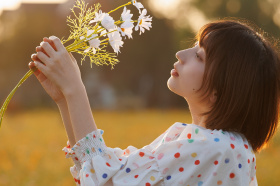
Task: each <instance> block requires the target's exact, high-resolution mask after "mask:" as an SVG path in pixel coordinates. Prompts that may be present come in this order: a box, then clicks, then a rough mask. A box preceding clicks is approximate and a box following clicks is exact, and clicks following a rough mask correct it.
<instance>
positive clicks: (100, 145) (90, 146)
mask: <svg viewBox="0 0 280 186" xmlns="http://www.w3.org/2000/svg"><path fill="white" fill-rule="evenodd" d="M102 134H103V130H100V129H98V130H95V131H92V132H91V133H89V134H87V135H86V136H85V137H84V138H82V139H80V140H79V141H78V142H77V143H76V144H75V145H74V146H73V148H71V147H70V144H69V141H67V146H66V147H64V148H63V149H62V150H63V151H64V153H65V156H66V158H70V157H71V158H72V159H73V161H74V162H75V165H77V168H81V164H82V163H83V162H85V161H87V160H90V159H91V158H92V157H94V156H96V155H101V156H103V155H104V153H105V150H106V148H107V147H106V145H105V143H104V140H103V138H102Z"/></svg>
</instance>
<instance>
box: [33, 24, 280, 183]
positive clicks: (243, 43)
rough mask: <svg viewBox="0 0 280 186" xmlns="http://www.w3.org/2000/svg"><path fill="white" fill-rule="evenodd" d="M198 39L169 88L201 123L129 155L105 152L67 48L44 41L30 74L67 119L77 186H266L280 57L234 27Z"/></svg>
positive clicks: (206, 29) (206, 31) (208, 29)
mask: <svg viewBox="0 0 280 186" xmlns="http://www.w3.org/2000/svg"><path fill="white" fill-rule="evenodd" d="M196 39H197V42H196V44H195V46H194V47H192V48H189V49H186V50H181V51H179V52H177V54H176V57H177V59H178V61H177V62H176V63H175V64H174V69H172V71H171V77H170V78H169V80H168V82H167V85H168V88H169V89H170V90H171V91H173V92H174V93H176V94H178V95H179V96H182V97H183V98H185V100H186V101H187V102H188V105H189V108H190V112H191V115H192V123H191V124H185V123H180V122H176V123H175V124H173V125H172V126H170V128H169V129H168V130H167V131H165V132H164V133H163V134H162V135H161V136H159V137H158V138H157V139H156V140H155V141H153V142H152V143H151V144H149V145H147V146H145V147H143V148H141V149H136V148H135V147H133V146H129V147H128V148H127V149H125V150H121V149H119V148H109V147H106V145H105V142H104V141H103V138H102V134H103V131H101V130H100V129H98V128H97V126H96V125H95V122H94V119H93V116H92V113H91V108H90V105H89V102H88V97H87V95H86V90H85V87H84V85H83V83H82V80H81V76H80V71H79V68H78V65H77V63H76V61H75V59H74V58H73V57H72V56H71V54H70V55H69V54H68V53H67V51H66V49H65V48H64V46H63V45H62V44H61V42H60V40H59V39H58V38H56V37H50V38H49V39H48V38H44V41H43V42H42V43H41V46H39V47H37V49H36V50H37V54H34V55H33V56H32V59H33V61H34V62H31V63H30V64H29V66H30V68H32V67H34V65H35V66H36V67H37V68H38V69H39V71H36V72H35V73H36V74H35V75H36V77H37V78H38V80H39V81H40V83H41V84H42V86H43V87H44V88H45V90H46V91H47V92H48V94H49V95H50V96H51V97H52V99H53V100H54V101H55V102H56V103H57V105H58V107H59V109H60V112H61V116H62V118H63V122H64V125H65V128H66V131H67V135H68V138H69V143H68V145H67V147H65V148H64V149H63V150H64V151H65V153H66V157H67V158H68V157H71V158H72V159H73V161H74V163H75V165H74V166H73V167H71V169H70V171H71V173H72V175H73V177H74V179H75V181H76V183H77V184H78V185H79V184H81V185H122V186H123V185H257V179H256V157H255V154H254V153H256V152H259V151H260V150H261V149H262V148H263V147H264V145H265V144H266V143H267V142H268V141H269V140H270V139H271V137H272V136H273V134H274V132H275V130H276V128H277V124H278V123H277V122H278V116H279V97H280V93H279V92H280V75H279V74H280V61H279V54H278V53H277V51H276V49H274V47H273V46H272V44H271V43H270V42H269V41H267V40H266V39H265V38H264V36H262V35H260V34H258V33H257V32H256V31H255V30H253V29H252V28H251V27H250V26H248V25H246V24H244V23H240V22H238V21H233V20H221V21H214V22H211V23H209V24H206V25H205V26H203V27H202V28H201V29H200V31H199V32H198V34H197V36H196ZM40 62H42V63H40Z"/></svg>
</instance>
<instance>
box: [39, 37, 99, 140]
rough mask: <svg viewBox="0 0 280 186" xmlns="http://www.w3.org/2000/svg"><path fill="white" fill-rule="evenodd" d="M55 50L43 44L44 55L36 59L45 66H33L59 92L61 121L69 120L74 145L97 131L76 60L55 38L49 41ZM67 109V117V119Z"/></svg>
mask: <svg viewBox="0 0 280 186" xmlns="http://www.w3.org/2000/svg"><path fill="white" fill-rule="evenodd" d="M50 39H51V40H52V42H53V43H54V45H55V48H56V50H55V49H54V48H53V47H52V46H51V45H50V44H49V43H48V42H42V43H41V47H42V48H43V49H44V51H45V52H46V53H44V52H42V51H38V52H37V57H38V58H39V59H40V60H41V61H42V62H43V63H44V64H45V65H44V64H42V63H40V62H38V61H35V62H34V64H35V66H36V67H37V68H38V69H39V70H40V71H41V72H42V73H43V74H44V75H45V76H46V77H47V78H48V79H49V80H50V81H51V82H52V83H53V84H54V85H56V86H57V87H58V89H59V90H60V91H61V92H62V94H63V95H64V97H65V100H66V103H67V104H65V103H64V104H62V105H60V106H59V108H60V111H61V113H62V115H63V116H65V118H64V117H63V119H65V120H66V121H67V120H69V118H70V120H71V124H72V129H73V132H74V135H75V139H76V141H78V140H80V139H82V138H83V137H85V135H86V134H88V133H90V132H92V131H93V130H96V129H97V127H96V125H95V122H94V119H93V116H92V112H91V108H90V104H89V101H88V96H87V93H86V89H85V86H84V84H83V82H82V79H81V76H80V71H79V67H78V64H77V62H76V60H75V59H74V58H73V57H72V55H69V53H68V52H67V51H66V49H65V47H64V46H63V45H62V43H61V42H60V40H59V39H58V38H57V37H50ZM66 105H67V108H68V113H69V116H70V117H69V116H68V117H67V112H66V108H65V107H66Z"/></svg>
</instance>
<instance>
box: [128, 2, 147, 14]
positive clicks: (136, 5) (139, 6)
mask: <svg viewBox="0 0 280 186" xmlns="http://www.w3.org/2000/svg"><path fill="white" fill-rule="evenodd" d="M131 1H132V4H133V5H134V6H135V7H136V8H137V9H138V10H139V13H140V12H141V11H140V8H144V6H143V5H142V3H138V2H137V1H136V0H131Z"/></svg>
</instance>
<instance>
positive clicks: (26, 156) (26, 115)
mask: <svg viewBox="0 0 280 186" xmlns="http://www.w3.org/2000/svg"><path fill="white" fill-rule="evenodd" d="M93 115H94V117H95V121H96V123H97V125H98V127H99V128H100V129H103V130H104V131H105V132H104V135H103V137H104V139H105V141H106V144H107V146H109V147H120V148H123V149H124V148H126V147H127V146H129V145H133V146H135V147H137V148H141V147H143V146H144V145H147V144H149V143H150V142H152V141H153V140H154V139H155V138H156V137H157V136H159V135H160V134H161V133H163V132H164V131H165V130H166V129H167V128H168V127H169V126H170V125H172V124H173V123H174V122H176V121H180V122H185V123H191V118H190V115H189V112H188V111H187V109H186V110H133V111H94V112H93ZM0 141H1V142H0V185H1V186H2V185H3V186H6V185H7V186H19V185H20V186H21V185H24V186H33V185H34V186H35V185H40V186H45V185H52V186H56V185H57V186H71V185H72V186H74V185H75V182H74V180H73V178H72V176H71V174H70V171H69V168H70V166H72V165H73V163H72V161H71V160H70V159H66V158H65V156H64V152H63V151H62V150H61V149H62V148H63V147H64V146H65V145H66V141H67V135H66V133H65V130H64V126H63V123H62V120H61V118H60V115H59V111H58V110H57V109H37V110H29V111H21V112H16V113H9V112H8V113H7V114H6V115H5V118H4V121H3V123H2V127H1V128H0ZM279 157H280V132H278V133H277V134H276V135H275V136H274V138H273V140H272V141H271V143H270V144H269V146H268V148H267V149H265V150H263V151H262V152H261V153H259V154H257V179H258V182H259V185H260V186H262V185H264V186H266V185H279V182H280V177H279V175H280V168H279V165H280V158H279Z"/></svg>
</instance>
